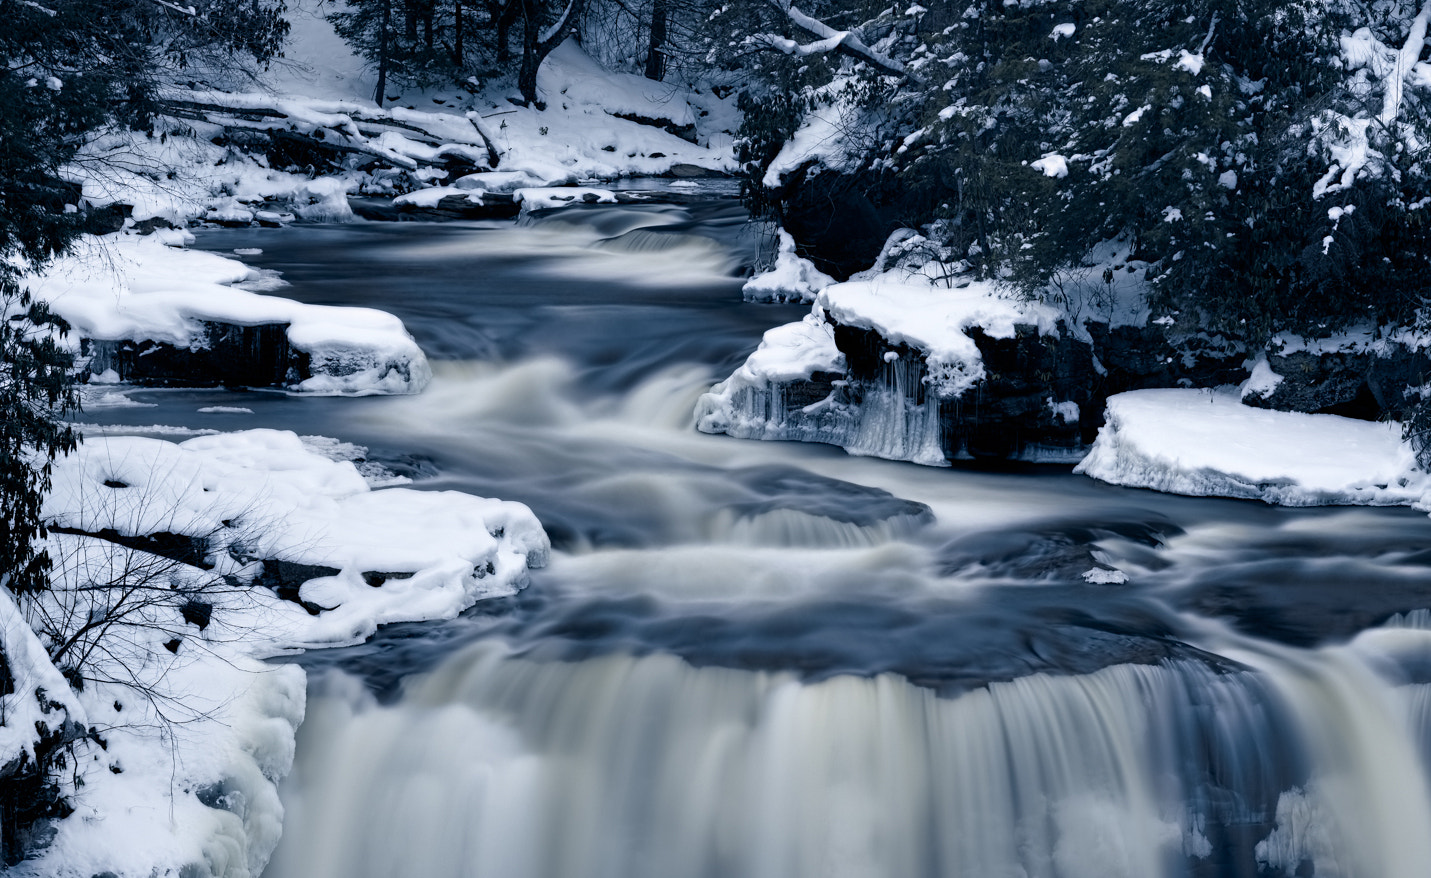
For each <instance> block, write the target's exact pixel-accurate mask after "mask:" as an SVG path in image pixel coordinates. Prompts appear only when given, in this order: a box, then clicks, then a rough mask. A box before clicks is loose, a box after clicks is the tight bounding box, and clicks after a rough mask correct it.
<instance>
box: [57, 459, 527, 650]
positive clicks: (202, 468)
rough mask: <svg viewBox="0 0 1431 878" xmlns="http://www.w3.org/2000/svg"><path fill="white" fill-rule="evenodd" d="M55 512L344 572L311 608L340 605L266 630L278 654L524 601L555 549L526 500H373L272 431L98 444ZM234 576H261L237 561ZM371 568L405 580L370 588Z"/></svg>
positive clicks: (349, 468)
mask: <svg viewBox="0 0 1431 878" xmlns="http://www.w3.org/2000/svg"><path fill="white" fill-rule="evenodd" d="M44 512H45V516H46V518H47V519H48V520H50V521H52V522H54V523H55V524H56V525H58V526H60V527H64V528H70V529H74V530H80V531H84V532H86V533H98V532H101V531H104V530H112V531H114V532H116V533H118V534H120V535H122V536H142V535H146V534H156V533H172V534H181V535H186V536H191V537H196V538H202V539H204V540H207V541H208V544H209V549H210V551H211V552H219V551H220V550H221V549H225V548H227V549H232V550H233V551H232V552H230V555H237V556H239V558H246V559H273V560H278V561H285V562H289V563H293V564H304V565H314V566H323V567H329V568H335V569H336V570H338V573H337V574H336V575H334V576H332V577H329V578H328V580H331V581H327V580H325V581H324V583H323V584H322V585H321V586H314V588H315V590H321V591H322V593H323V596H322V599H321V600H320V599H314V602H315V603H318V604H321V605H322V606H324V607H332V608H333V609H331V610H329V611H327V612H325V613H323V614H321V615H319V616H308V615H307V614H306V613H303V614H301V615H302V616H303V617H304V618H302V619H299V620H297V621H298V622H299V623H301V624H298V625H296V627H295V626H292V625H279V626H277V627H271V628H269V629H268V632H269V633H268V634H266V635H265V636H266V637H267V638H268V639H269V640H270V641H271V643H272V645H273V647H274V648H287V647H290V646H304V645H328V644H334V643H353V642H358V641H361V640H362V639H364V638H366V637H367V636H368V635H370V634H371V633H372V632H373V631H374V630H376V626H377V625H380V624H385V623H387V622H393V621H399V620H405V619H411V618H422V619H432V618H450V617H451V616H454V615H456V614H457V613H459V612H461V611H462V610H464V609H466V608H467V607H468V606H471V604H472V603H473V602H475V601H477V600H481V599H483V598H489V597H500V596H506V595H510V594H513V593H514V592H515V591H516V590H517V589H518V588H519V587H520V586H521V585H522V584H523V583H524V582H525V580H526V570H527V568H528V566H540V565H541V564H544V563H545V561H546V557H547V553H548V543H547V541H546V536H545V533H544V531H543V530H542V528H541V525H540V524H539V523H538V522H537V520H536V518H535V517H534V516H533V515H532V513H531V511H530V510H529V509H527V507H525V506H523V505H521V504H518V503H507V502H504V501H500V500H488V499H485V498H481V497H474V496H471V495H468V494H462V493H457V492H452V491H442V492H433V491H417V490H413V489H409V488H386V489H383V490H379V491H374V490H371V489H370V488H369V487H368V483H367V482H366V481H365V480H364V478H363V476H362V475H361V474H360V473H359V472H358V469H357V467H355V466H354V465H353V464H352V463H351V462H349V461H335V460H330V459H328V458H327V457H324V456H322V455H320V454H317V453H315V452H314V451H312V450H310V449H309V447H307V446H305V445H304V444H303V442H302V441H301V440H300V439H299V438H298V437H297V436H296V435H294V434H293V433H289V432H282V431H275V430H249V431H243V432H238V433H220V434H217V435H211V436H200V437H197V438H194V439H190V440H188V441H186V442H184V443H182V444H174V443H172V442H166V441H163V440H159V439H146V438H138V437H111V438H105V439H91V440H88V441H86V442H84V443H83V444H82V445H81V446H80V448H79V450H78V451H76V452H75V453H74V454H72V455H70V456H69V457H67V458H64V459H63V460H62V461H61V462H59V463H58V464H56V468H55V474H54V489H53V490H52V491H51V493H50V495H49V496H48V497H47V498H46V501H45V509H44ZM228 560H229V561H235V559H234V558H233V557H230V558H229V559H228ZM225 563H227V562H225ZM232 572H234V573H235V574H239V573H245V572H252V571H249V570H248V568H246V567H244V565H243V564H242V563H240V564H238V566H237V567H235V568H234V570H233V571H232ZM364 573H383V574H401V575H402V576H403V578H396V577H391V576H390V577H389V581H388V582H386V583H385V584H384V586H383V587H382V588H372V587H371V586H369V585H367V584H366V583H365V582H364V580H363V574H364Z"/></svg>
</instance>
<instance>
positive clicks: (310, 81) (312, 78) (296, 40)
mask: <svg viewBox="0 0 1431 878" xmlns="http://www.w3.org/2000/svg"><path fill="white" fill-rule="evenodd" d="M327 6H329V4H327V3H326V2H325V0H287V2H286V8H285V10H284V16H283V17H284V18H286V19H287V20H288V25H289V31H288V41H287V47H286V48H285V50H284V57H283V58H279V59H277V60H275V61H274V62H273V64H272V65H271V66H270V67H269V69H268V70H267V71H265V72H264V73H263V75H262V81H263V84H264V86H265V88H266V89H268V90H270V91H272V92H273V93H274V94H288V95H295V96H299V97H315V98H326V99H330V100H331V99H333V98H346V99H350V100H372V98H373V88H374V86H375V84H376V76H375V75H374V72H373V71H369V70H368V69H367V68H368V65H367V63H366V62H365V61H363V59H362V58H360V57H359V56H358V55H356V54H355V53H354V52H353V49H352V47H351V46H349V45H348V43H347V41H346V40H344V39H343V38H342V37H340V36H338V34H337V32H336V31H334V30H333V25H332V24H331V23H330V22H329V21H328V19H327V18H326V17H325V15H324V12H325V11H327V10H326V9H325V7H327Z"/></svg>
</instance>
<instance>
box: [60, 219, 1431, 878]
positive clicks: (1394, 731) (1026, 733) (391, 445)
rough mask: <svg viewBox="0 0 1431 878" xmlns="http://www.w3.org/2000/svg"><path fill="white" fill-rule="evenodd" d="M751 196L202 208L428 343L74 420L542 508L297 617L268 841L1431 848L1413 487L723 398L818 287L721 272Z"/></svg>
mask: <svg viewBox="0 0 1431 878" xmlns="http://www.w3.org/2000/svg"><path fill="white" fill-rule="evenodd" d="M756 237H757V236H756V235H755V233H754V232H753V231H751V230H750V229H749V227H747V226H746V224H745V223H744V216H743V214H741V213H740V212H739V211H738V210H736V209H734V208H732V207H730V206H728V205H722V204H712V205H702V206H696V207H686V208H678V207H651V208H628V207H604V208H589V209H582V210H576V211H571V212H564V213H559V214H555V215H552V216H549V217H545V218H542V219H540V220H538V221H536V222H533V223H529V224H526V225H523V226H520V227H519V226H516V225H514V224H512V223H485V224H477V223H454V224H423V223H401V224H376V223H374V224H354V225H349V226H328V227H323V226H309V227H296V228H290V229H284V230H255V231H245V232H214V233H205V234H204V235H202V236H201V238H200V243H199V246H202V247H206V248H209V249H214V250H220V251H228V250H232V249H253V248H257V249H262V251H263V252H262V254H260V255H256V256H248V257H245V259H246V261H248V262H250V263H251V264H254V265H256V266H259V267H262V268H266V269H272V270H275V271H278V272H281V273H282V277H283V278H284V279H285V280H286V281H288V282H289V284H290V285H289V286H288V287H286V288H285V289H284V290H283V291H282V293H281V294H283V295H288V296H292V297H294V298H297V299H301V300H304V301H309V302H321V303H328V304H354V305H366V306H372V307H378V308H383V309H386V310H389V311H392V312H394V313H396V314H398V315H399V316H400V317H402V319H403V320H404V321H405V322H406V324H407V326H408V328H409V331H411V332H412V334H413V335H414V336H415V337H416V338H417V340H418V342H419V343H420V344H421V345H422V347H423V349H424V350H425V351H427V353H428V355H429V357H430V358H431V359H432V360H433V365H434V372H435V376H436V377H435V378H434V381H433V383H432V385H431V386H430V387H429V388H428V390H427V391H426V392H425V393H423V394H421V395H420V396H416V397H407V398H392V397H386V398H376V397H375V398H365V399H300V398H291V397H288V396H286V395H283V394H279V393H236V392H223V391H187V390H186V391H180V390H159V391H136V392H133V393H131V394H130V395H129V396H130V398H131V399H132V400H133V401H134V402H137V403H141V404H144V406H147V407H129V408H101V409H92V410H91V411H89V412H88V413H87V415H86V418H87V419H88V420H91V421H98V422H103V423H109V424H129V425H135V426H147V425H155V424H161V425H169V426H183V427H190V428H216V429H241V428H246V427H260V426H262V427H279V428H284V429H291V430H295V431H296V432H298V433H300V434H319V435H325V436H332V437H336V438H339V439H341V440H344V441H348V442H354V443H358V444H361V445H364V446H367V447H368V448H369V449H370V458H371V459H373V460H376V461H379V462H381V463H383V464H385V465H386V466H388V467H389V468H390V469H393V470H395V471H397V472H399V473H402V474H404V475H408V476H411V477H412V478H413V479H415V480H416V486H418V487H425V488H432V489H460V490H465V491H470V492H473V493H477V494H481V495H485V496H496V497H502V498H505V499H511V500H519V501H522V502H524V503H527V504H528V505H530V506H531V507H532V509H533V510H534V511H535V512H536V513H537V514H538V516H539V517H540V518H541V519H542V521H543V523H544V524H545V525H546V527H547V528H548V530H549V532H550V533H551V535H552V537H553V541H554V544H555V546H556V548H557V551H556V552H555V553H554V557H553V562H552V564H551V566H550V567H548V568H547V569H545V570H542V571H537V572H536V574H535V575H534V576H533V581H532V585H531V587H530V588H528V589H527V590H526V591H525V592H524V593H523V594H521V595H519V596H518V597H516V598H513V599H510V600H506V601H499V602H492V603H490V604H488V605H483V606H479V607H477V608H475V609H474V610H473V611H472V612H470V613H468V614H467V615H465V616H464V617H463V618H460V619H457V620H454V621H452V622H447V623H440V624H431V625H403V626H394V627H392V628H389V629H386V630H384V631H383V632H382V633H380V634H379V636H378V637H376V638H375V639H374V640H373V641H372V642H371V643H369V644H367V645H364V646H361V647H356V648H352V649H347V650H335V651H331V652H322V653H313V654H310V655H308V656H305V657H303V659H302V662H303V663H304V664H305V665H306V666H307V667H308V668H309V670H310V672H311V677H310V679H311V680H312V685H311V696H312V697H311V699H310V706H309V718H308V720H307V721H306V722H305V725H304V727H303V730H302V732H301V733H300V739H299V748H298V760H297V765H296V767H295V770H294V773H293V775H292V777H291V778H290V780H289V781H288V782H287V784H286V787H285V793H284V795H285V801H286V803H287V806H288V809H289V814H288V818H287V820H286V824H285V826H286V828H285V838H284V842H283V843H282V845H281V846H280V848H279V851H278V853H277V855H276V856H275V859H274V862H273V863H272V864H271V865H270V867H269V869H268V871H267V872H266V873H265V874H266V875H267V876H268V878H327V876H332V878H339V876H342V878H362V876H373V878H378V876H384V878H389V876H414V878H417V876H421V878H448V876H453V878H456V876H463V878H467V876H474V878H475V876H493V878H568V876H569V878H644V876H649V878H681V876H691V878H763V876H770V878H806V876H811V878H813V876H861V878H863V876H869V878H883V876H889V878H904V876H911V878H913V876H918V878H923V876H970V878H1041V876H1049V878H1083V876H1088V878H1095V876H1096V878H1105V876H1129V878H1151V876H1224V875H1226V876H1257V875H1316V876H1318V878H1325V876H1367V878H1389V876H1407V878H1412V876H1418V878H1424V876H1425V875H1426V874H1428V869H1431V866H1428V864H1431V794H1428V781H1431V773H1428V769H1431V761H1428V760H1431V613H1427V612H1426V609H1427V608H1431V552H1427V551H1426V550H1427V549H1428V548H1431V520H1428V519H1427V517H1426V516H1425V515H1424V514H1421V513H1414V512H1410V511H1406V510H1386V509H1336V510H1283V509H1274V508H1270V507H1265V506H1261V505H1258V504H1252V503H1245V502H1235V501H1220V500H1194V499H1187V498H1178V497H1170V496H1161V495H1157V494H1153V493H1148V492H1140V491H1129V490H1124V489H1117V488H1111V487H1108V486H1105V485H1101V484H1098V483H1094V482H1092V481H1090V480H1087V479H1084V478H1081V477H1076V476H1072V475H1070V474H1068V473H1067V472H1066V471H1058V470H1049V469H1028V470H1023V471H1018V472H1001V473H991V472H979V471H972V470H949V469H943V470H940V469H928V468H922V467H918V466H913V465H909V464H896V463H890V462H886V461H879V460H873V459H867V458H856V457H851V456H848V455H846V454H845V453H844V452H842V451H840V450H838V449H832V448H827V447H822V446H813V445H798V444H785V443H759V442H743V441H738V440H732V439H728V438H725V437H712V436H705V435H701V434H698V433H696V432H695V431H694V429H693V427H692V415H691V412H692V409H693V407H694V404H695V402H696V399H697V397H698V396H699V395H700V394H701V393H702V392H704V391H705V390H707V389H708V388H709V386H710V385H711V384H712V383H714V382H716V381H719V380H721V379H722V378H723V377H724V376H725V375H726V374H728V373H729V372H730V371H731V370H732V369H733V368H734V367H735V366H736V365H737V364H738V363H739V362H740V361H741V359H742V358H743V357H744V356H745V355H746V354H748V353H749V352H750V351H751V350H753V349H754V347H755V345H756V344H757V343H758V342H759V339H760V336H761V333H762V332H763V331H764V330H766V329H768V328H770V327H771V326H774V325H776V324H778V323H783V322H787V321H790V320H794V319H798V317H799V316H800V314H801V312H802V310H803V309H800V308H795V307H785V306H768V305H749V304H743V303H742V302H741V301H740V283H741V281H740V280H739V279H738V278H736V277H734V276H733V275H734V274H735V273H738V272H739V271H740V270H741V267H742V266H743V265H747V264H749V262H750V261H751V260H752V258H753V255H752V254H753V252H754V248H755V246H756V245H757V243H758V242H757V241H756ZM215 405H219V406H228V407H238V408H246V409H249V410H251V413H250V414H244V413H234V412H229V413H209V414H204V413H200V412H199V411H198V409H200V408H204V407H209V406H215ZM1090 580H1092V581H1090ZM1120 580H1123V581H1120ZM1100 583H1102V584H1100Z"/></svg>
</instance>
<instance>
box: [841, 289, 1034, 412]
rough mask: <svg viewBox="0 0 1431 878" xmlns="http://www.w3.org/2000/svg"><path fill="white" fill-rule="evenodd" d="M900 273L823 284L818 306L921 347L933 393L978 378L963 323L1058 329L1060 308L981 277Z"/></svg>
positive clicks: (848, 322) (999, 328) (1007, 330)
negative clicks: (923, 278) (944, 278)
mask: <svg viewBox="0 0 1431 878" xmlns="http://www.w3.org/2000/svg"><path fill="white" fill-rule="evenodd" d="M913 281H914V279H912V278H911V279H906V280H901V279H900V277H899V274H898V273H897V272H891V273H888V274H886V275H883V276H881V277H879V278H875V279H873V280H869V281H855V282H850V283H842V284H835V285H834V286H831V287H827V288H826V289H825V290H823V291H822V292H821V293H820V295H819V297H818V298H817V299H816V305H817V307H819V308H821V309H823V310H824V311H825V312H826V313H828V314H829V316H830V318H831V319H833V320H835V321H836V322H838V323H841V324H844V325H845V326H854V327H859V328H862V329H870V330H874V331H875V332H877V333H879V334H880V335H881V336H882V337H883V338H884V339H885V340H886V341H888V342H889V344H890V345H899V344H907V345H909V346H910V347H912V348H915V349H917V350H919V351H921V352H922V353H923V354H924V357H925V363H926V365H927V366H928V369H929V375H928V378H927V379H926V380H927V382H928V384H929V385H930V387H931V388H932V389H933V390H934V392H935V394H936V395H937V396H939V397H940V398H943V399H953V398H955V397H958V396H960V395H961V394H963V393H964V392H965V391H967V390H969V389H970V388H972V387H973V386H974V385H975V384H977V383H979V381H981V380H983V378H984V363H983V358H982V357H981V356H980V354H979V348H978V346H977V345H976V344H974V340H973V339H972V338H970V337H969V335H968V330H970V329H972V328H974V327H978V328H979V329H981V330H983V332H984V334H986V335H988V336H990V337H991V338H1013V337H1014V334H1015V329H1016V327H1017V326H1020V325H1028V326H1034V327H1037V328H1038V330H1039V332H1041V333H1043V334H1046V335H1052V334H1055V333H1057V332H1058V321H1059V319H1060V317H1061V316H1062V314H1061V313H1060V312H1059V310H1058V309H1056V308H1054V307H1051V306H1048V305H1043V304H1039V303H1037V302H1024V301H1019V300H1017V299H1013V298H1009V297H1008V296H1005V295H1003V294H1002V293H1001V292H1000V291H999V290H998V289H996V288H995V286H994V285H993V284H992V283H990V282H987V281H974V282H972V283H969V284H968V285H967V286H964V287H963V288H959V289H946V288H943V287H938V286H934V285H932V284H931V283H928V282H924V283H916V282H913Z"/></svg>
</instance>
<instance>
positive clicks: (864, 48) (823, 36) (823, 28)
mask: <svg viewBox="0 0 1431 878" xmlns="http://www.w3.org/2000/svg"><path fill="white" fill-rule="evenodd" d="M1428 2H1431V0H1428ZM770 4H771V5H772V6H774V7H775V8H776V9H778V10H780V11H781V12H782V13H784V14H785V17H786V18H788V19H790V23H791V24H793V25H795V26H796V27H798V28H800V29H801V30H803V31H806V32H808V33H811V34H814V35H815V36H816V37H818V40H817V41H816V42H813V43H806V44H804V45H800V44H798V43H796V42H795V41H794V40H788V39H784V38H782V37H771V36H770V35H768V34H759V35H757V36H756V37H754V38H753V39H755V40H757V41H761V42H763V44H765V45H768V46H770V47H771V48H773V49H776V50H778V51H781V52H784V53H785V54H787V55H813V54H816V53H823V52H842V53H844V54H846V55H849V56H851V57H852V58H855V59H857V60H861V61H867V62H869V63H870V64H873V65H874V66H875V67H878V68H879V69H881V70H883V71H885V72H886V73H892V74H894V75H895V76H909V75H910V74H909V71H907V70H905V69H904V65H903V64H901V63H900V62H898V61H896V60H895V59H893V58H891V57H889V56H888V55H885V54H884V53H882V52H877V51H875V50H874V49H872V48H870V47H869V46H868V45H866V44H865V43H864V41H863V40H861V39H860V38H859V37H857V36H855V35H854V34H852V33H850V32H849V31H838V30H835V29H834V28H832V27H830V26H829V25H828V24H825V23H824V22H823V21H820V20H819V19H818V18H812V17H810V16H808V15H806V14H805V13H803V12H801V11H800V10H799V9H798V8H796V7H795V5H794V4H792V3H791V2H790V0H770ZM766 37H769V40H765V39H764V38H766Z"/></svg>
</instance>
